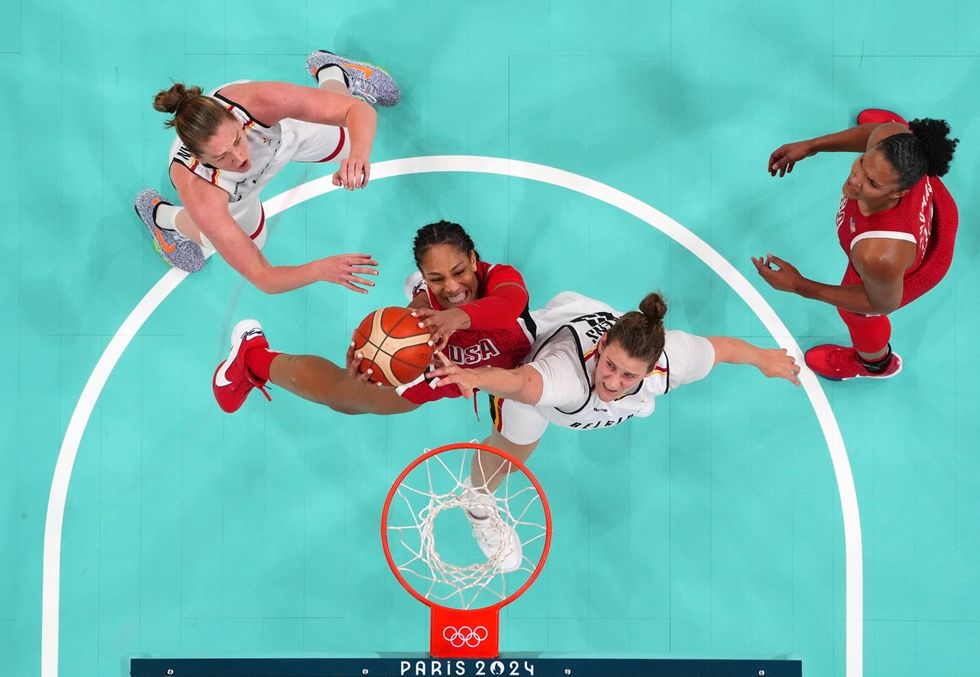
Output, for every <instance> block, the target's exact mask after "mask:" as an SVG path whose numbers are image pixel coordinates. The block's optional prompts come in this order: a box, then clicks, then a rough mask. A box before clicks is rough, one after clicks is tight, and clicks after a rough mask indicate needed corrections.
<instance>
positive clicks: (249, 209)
mask: <svg viewBox="0 0 980 677" xmlns="http://www.w3.org/2000/svg"><path fill="white" fill-rule="evenodd" d="M279 125H280V128H281V129H282V145H281V146H280V147H279V152H278V153H276V159H275V164H276V166H277V169H275V170H274V171H270V172H267V173H266V174H265V175H264V176H263V177H262V179H261V180H260V181H259V183H258V184H257V185H256V186H255V187H254V188H253V189H252V190H251V191H250V192H251V194H250V195H249V196H248V197H246V198H244V199H243V200H239V201H238V202H233V203H229V204H228V213H229V214H231V218H233V219H234V220H235V222H236V223H237V224H238V225H239V226H241V229H242V230H243V231H245V233H246V234H247V235H248V236H249V237H251V238H252V240H253V241H254V242H255V245H256V246H257V247H258V248H259V249H261V248H262V247H263V245H264V244H265V238H266V234H267V230H266V227H265V213H264V212H263V211H262V199H261V197H260V193H261V192H262V189H263V188H264V187H265V185H266V184H267V183H268V182H269V181H271V180H272V177H274V176H275V175H276V174H277V173H278V171H279V169H281V168H282V167H283V166H285V164H286V163H287V162H339V161H340V160H344V159H346V158H347V157H349V156H350V135H349V134H348V133H347V130H346V129H344V128H343V127H333V126H331V125H320V124H317V123H315V122H305V121H303V120H293V119H291V118H286V119H285V120H282V121H281V122H280V123H279ZM180 146H181V141H180V138H179V137H178V138H176V139H174V143H173V145H172V147H171V149H170V152H171V156H172V155H173V154H174V153H175V152H176V151H177V149H178V148H179V147H180ZM201 244H202V245H203V246H204V247H205V248H206V249H210V250H213V249H214V245H212V244H211V241H210V240H208V238H207V236H205V235H204V233H201Z"/></svg>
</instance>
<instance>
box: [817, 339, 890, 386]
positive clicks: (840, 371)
mask: <svg viewBox="0 0 980 677" xmlns="http://www.w3.org/2000/svg"><path fill="white" fill-rule="evenodd" d="M804 359H805V360H806V366H808V367H810V369H812V370H813V371H814V373H816V374H817V375H819V376H823V377H824V378H825V379H829V380H831V381H846V380H848V379H852V378H891V377H892V376H894V375H896V374H897V373H898V372H900V371H902V358H901V357H899V356H898V354H897V353H892V360H891V362H889V363H888V366H887V367H885V369H884V371H881V372H878V373H875V372H873V371H868V369H867V367H865V366H864V365H863V364H861V360H859V359H858V354H857V351H856V350H854V348H850V347H846V346H835V345H833V344H832V343H825V344H823V345H819V346H814V347H813V348H810V349H809V350H808V351H806V355H804Z"/></svg>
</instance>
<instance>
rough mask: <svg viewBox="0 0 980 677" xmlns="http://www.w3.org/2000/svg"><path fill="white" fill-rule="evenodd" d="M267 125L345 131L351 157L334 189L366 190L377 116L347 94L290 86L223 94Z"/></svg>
mask: <svg viewBox="0 0 980 677" xmlns="http://www.w3.org/2000/svg"><path fill="white" fill-rule="evenodd" d="M221 91H222V93H224V94H227V95H228V96H229V97H231V98H233V99H234V100H235V101H238V102H239V103H241V104H242V105H243V106H244V107H245V108H246V109H248V111H249V112H250V113H251V114H252V115H254V116H255V117H256V118H258V119H259V120H261V121H262V122H264V123H266V124H270V125H272V124H276V123H277V122H279V121H281V120H284V119H285V118H292V119H294V120H304V121H306V122H315V123H317V124H322V125H334V126H336V127H346V128H347V131H348V133H350V155H349V156H348V157H347V158H346V159H344V160H342V161H341V163H340V170H339V171H338V172H337V173H336V174H335V175H334V182H333V183H334V185H337V186H340V185H342V186H343V187H344V188H347V189H348V190H353V189H354V188H363V187H364V186H366V185H367V183H368V180H369V179H370V176H371V165H370V162H369V158H370V157H371V146H372V145H373V144H374V132H375V127H376V126H377V120H378V114H377V112H376V111H375V110H374V109H373V108H371V106H369V105H368V104H366V103H365V102H363V101H361V100H360V99H355V98H354V97H352V96H348V95H346V94H339V93H337V92H331V91H329V90H326V89H318V88H316V87H302V86H300V85H291V84H289V83H287V82H247V83H242V84H239V85H229V86H227V87H225V88H224V89H222V90H221Z"/></svg>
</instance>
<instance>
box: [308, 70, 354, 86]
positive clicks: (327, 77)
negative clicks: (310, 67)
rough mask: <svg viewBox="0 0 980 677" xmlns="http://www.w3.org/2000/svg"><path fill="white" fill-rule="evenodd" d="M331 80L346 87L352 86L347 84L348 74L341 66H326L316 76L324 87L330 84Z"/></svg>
mask: <svg viewBox="0 0 980 677" xmlns="http://www.w3.org/2000/svg"><path fill="white" fill-rule="evenodd" d="M331 80H336V81H337V82H343V83H344V87H349V86H350V85H349V84H348V82H347V74H346V73H344V69H343V68H341V67H340V66H325V67H323V68H321V69H320V72H319V73H317V74H316V81H317V83H318V84H320V85H322V84H323V83H324V82H330V81H331Z"/></svg>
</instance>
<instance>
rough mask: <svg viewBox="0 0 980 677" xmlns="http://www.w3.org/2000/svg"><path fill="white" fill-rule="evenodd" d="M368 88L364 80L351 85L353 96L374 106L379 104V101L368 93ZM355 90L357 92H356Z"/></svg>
mask: <svg viewBox="0 0 980 677" xmlns="http://www.w3.org/2000/svg"><path fill="white" fill-rule="evenodd" d="M366 87H367V83H365V82H364V80H360V81H359V82H358V83H355V84H353V85H351V96H353V97H354V98H355V99H360V100H361V101H363V102H364V103H369V104H371V105H372V106H373V105H375V104H377V103H378V99H377V97H375V96H374V95H372V94H370V93H368V91H367V89H366ZM354 90H357V91H356V92H355V91H354Z"/></svg>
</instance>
